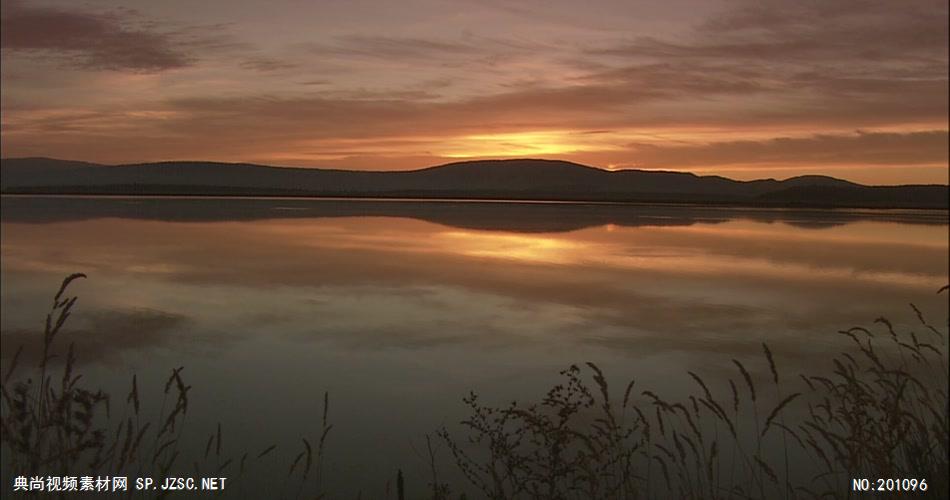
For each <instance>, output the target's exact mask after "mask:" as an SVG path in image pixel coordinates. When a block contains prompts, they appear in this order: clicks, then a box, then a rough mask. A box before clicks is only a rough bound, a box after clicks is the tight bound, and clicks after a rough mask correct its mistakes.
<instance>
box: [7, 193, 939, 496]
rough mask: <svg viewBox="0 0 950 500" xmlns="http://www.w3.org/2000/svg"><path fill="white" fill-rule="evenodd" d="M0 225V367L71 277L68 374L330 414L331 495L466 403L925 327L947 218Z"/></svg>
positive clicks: (281, 207)
mask: <svg viewBox="0 0 950 500" xmlns="http://www.w3.org/2000/svg"><path fill="white" fill-rule="evenodd" d="M2 201H3V212H2V219H3V220H2V250H0V251H2V273H0V279H2V296H0V300H2V308H3V312H4V313H3V316H2V319H0V326H2V336H0V339H2V342H3V349H2V355H3V357H4V359H8V357H9V356H11V355H12V353H13V352H14V351H15V346H16V345H17V344H19V343H21V342H24V341H27V340H29V339H31V338H36V337H37V336H39V335H40V330H39V327H41V326H42V320H43V317H44V314H45V311H46V308H47V306H48V304H49V299H50V295H51V294H52V293H53V292H54V291H55V289H56V286H57V285H58V283H59V281H60V280H61V279H62V277H63V276H65V275H66V274H69V273H72V272H76V271H82V272H85V273H87V274H89V276H90V279H88V280H85V281H83V282H78V283H76V284H75V289H74V292H76V293H78V294H79V295H80V296H81V299H80V304H79V307H78V309H77V311H76V314H75V316H74V317H73V318H72V319H71V323H70V335H71V336H72V339H73V340H75V341H76V342H77V349H78V351H79V353H80V361H82V362H85V363H87V365H88V366H93V365H94V366H99V367H102V368H103V372H102V373H103V375H102V376H103V377H106V378H108V377H109V374H110V373H112V374H118V375H116V376H117V377H121V379H122V380H123V381H125V380H127V376H128V374H129V372H130V371H131V370H149V369H151V368H148V367H154V370H156V372H164V370H166V369H168V368H170V367H173V366H180V365H185V366H187V367H188V370H189V372H188V373H190V374H192V375H191V376H193V377H195V379H194V383H195V385H196V387H199V388H206V390H207V391H208V392H206V393H205V395H206V397H208V396H207V394H208V393H210V394H212V396H211V397H212V401H213V403H214V404H213V405H212V407H211V408H208V409H206V410H205V411H206V414H205V415H204V416H203V417H201V416H199V417H198V418H199V420H200V419H202V418H204V419H205V420H208V421H210V422H214V421H216V419H219V418H220V417H221V416H220V415H219V414H218V413H217V412H216V411H215V408H219V407H222V405H225V406H226V407H228V408H235V409H240V410H241V411H237V412H235V414H236V415H243V416H244V417H243V418H249V419H254V420H253V422H257V423H258V424H260V423H261V422H263V423H264V424H267V423H270V424H273V425H270V427H273V428H276V429H285V428H286V429H294V428H302V427H306V425H307V423H306V421H305V416H306V415H313V414H317V413H318V412H319V410H318V409H317V408H316V407H315V405H316V404H317V400H316V399H313V400H312V401H310V399H308V398H311V399H312V396H313V393H316V392H319V391H322V390H324V389H327V390H330V392H331V394H335V395H338V396H337V397H336V400H337V401H338V403H337V404H338V406H337V408H339V409H338V410H337V411H338V413H337V416H338V419H339V420H338V422H339V421H340V420H342V423H341V424H340V427H339V434H340V435H342V436H347V437H346V438H345V439H347V441H346V442H347V449H348V450H349V451H347V452H344V453H343V455H338V458H339V460H340V461H341V463H343V464H344V465H345V466H346V467H349V469H347V470H349V471H350V472H347V473H346V474H342V475H341V476H340V477H341V478H344V479H341V481H344V480H345V481H356V482H358V481H359V480H360V478H364V479H365V478H366V477H368V476H372V475H373V474H374V471H375V470H376V469H378V468H379V467H389V466H390V465H392V463H395V464H396V466H399V467H405V463H406V460H410V461H411V460H412V459H411V458H409V459H407V458H406V456H408V455H411V453H410V452H408V451H406V439H407V438H406V437H405V436H421V435H423V434H424V433H426V432H432V430H433V429H434V428H436V427H437V426H438V425H440V424H442V423H445V422H451V421H454V419H456V417H458V415H459V414H461V413H462V412H463V410H464V408H462V407H461V406H460V405H459V404H458V401H459V398H460V397H461V396H462V395H463V394H465V393H466V392H467V391H468V390H469V389H476V390H479V391H480V392H484V393H489V394H498V395H499V397H508V396H511V397H517V396H518V395H519V394H520V395H524V394H531V395H534V394H537V393H538V391H539V390H543V389H546V388H548V387H549V386H550V383H551V382H552V381H553V380H554V374H555V373H556V372H557V370H558V369H560V368H563V367H565V366H567V365H569V364H571V363H576V362H583V361H588V360H591V361H596V362H598V363H599V364H600V365H602V366H603V367H604V368H605V369H607V370H608V372H609V373H612V374H614V376H616V377H617V378H624V377H627V376H632V375H635V376H638V377H640V379H641V380H644V379H645V380H647V381H650V380H652V381H653V382H655V383H659V384H673V382H670V380H671V379H673V378H674V377H680V376H682V375H683V374H684V373H685V370H687V369H693V370H697V371H701V370H702V369H704V368H705V369H706V370H715V369H716V367H717V365H718V364H728V360H729V359H730V358H732V357H739V358H743V357H746V356H757V355H758V353H759V352H760V342H762V341H768V342H769V343H770V345H772V347H773V351H775V352H776V353H777V355H779V356H780V357H781V359H782V360H783V362H785V363H790V364H793V365H797V366H805V365H806V364H809V363H814V360H815V359H816V356H818V355H821V354H823V353H825V352H826V351H827V350H828V349H829V345H831V343H832V342H834V341H836V337H837V336H836V335H835V332H836V331H837V330H839V329H842V328H845V327H848V326H851V325H854V324H868V323H869V322H871V321H873V319H874V318H877V317H878V316H881V315H886V316H889V317H891V318H892V319H894V320H895V322H896V323H901V322H907V323H909V322H912V321H915V319H914V318H913V317H912V316H911V315H909V314H908V312H909V311H907V310H906V303H907V302H911V301H913V302H915V303H917V304H918V305H920V306H921V307H922V309H924V311H925V312H930V313H933V314H937V315H938V316H937V318H938V319H939V318H940V316H939V315H940V314H945V302H943V301H944V300H945V299H943V298H941V297H938V296H936V295H934V292H935V291H936V289H937V288H939V287H940V286H942V285H943V284H945V283H946V282H947V275H948V260H947V255H948V243H947V235H948V234H947V217H946V212H943V213H932V212H926V213H911V212H867V211H865V212H860V211H859V212H845V211H834V212H816V211H804V212H798V211H755V210H735V209H714V208H683V207H665V208H662V207H661V208H658V207H626V206H609V205H593V206H588V205H550V206H548V205H537V204H528V205H517V204H516V205H502V204H465V203H444V204H427V203H421V204H412V203H404V202H400V203H390V204H386V203H383V202H365V204H364V202H345V203H341V202H307V201H302V200H229V201H228V202H227V203H225V202H223V201H221V200H137V199H118V200H116V199H86V198H83V199H68V198H63V199H53V198H8V197H4V198H3V200H2ZM11 347H12V348H11ZM720 361H722V362H721V363H720ZM750 366H753V367H755V366H756V365H755V364H750ZM790 369H791V370H793V371H794V370H795V366H792V367H790ZM259 373H266V374H267V377H266V380H264V381H261V380H260V379H259V378H258V377H256V376H255V375H254V374H259ZM156 377H159V378H160V377H161V376H160V375H156ZM145 379H146V376H144V375H143V377H142V380H145ZM301 380H303V381H307V383H301ZM685 382H686V383H688V380H687V381H685ZM143 383H144V382H143ZM239 386H240V387H242V388H243V389H241V390H238V389H237V387H239ZM317 389H319V391H318V390H317ZM247 391H251V393H253V401H254V403H253V404H252V403H250V402H248V397H247V394H248V392H247ZM199 400H200V399H199ZM268 402H269V403H268ZM368 402H372V403H371V404H372V405H374V406H376V407H385V408H387V412H386V415H385V416H383V415H379V414H378V412H376V411H368V410H367V405H369V404H370V403H368ZM265 403H267V404H273V407H270V406H266V404H265ZM281 405H284V406H283V407H282V406H281ZM288 405H291V406H293V408H295V415H298V416H291V417H288V413H287V411H281V410H280V409H281V408H289V407H290V406H288ZM311 406H314V407H313V408H311ZM268 408H269V409H268ZM297 409H299V412H296V410H297ZM420 409H424V411H421V410H420ZM310 410H313V411H310ZM196 411H200V410H196ZM199 415H200V414H199ZM235 418H237V417H235ZM298 420H299V421H298ZM245 424H246V423H245ZM264 424H262V425H264ZM240 425H242V424H241V423H240V422H236V423H231V424H229V428H234V427H238V428H240ZM246 425H251V426H252V427H253V426H254V425H257V424H253V425H252V424H246ZM367 429H370V430H371V431H370V432H368V431H367ZM286 432H291V431H286ZM251 434H253V433H251ZM247 439H249V440H253V439H256V438H255V437H253V436H251V437H248V438H247ZM295 439H296V438H295ZM341 439H342V438H341ZM298 441H299V440H298ZM261 444H263V445H265V446H266V444H267V443H261ZM377 448H379V449H385V450H386V453H373V454H369V453H366V450H369V449H373V450H376V449H377ZM400 450H401V451H400ZM346 453H349V454H350V455H352V456H346ZM368 455H373V457H370V458H368ZM390 461H391V462H390ZM355 463H359V464H360V465H359V467H357V466H355V465H353V464H355ZM360 471H362V472H360ZM347 474H349V475H347ZM354 475H355V476H354Z"/></svg>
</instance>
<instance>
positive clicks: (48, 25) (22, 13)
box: [0, 1, 193, 72]
mask: <svg viewBox="0 0 950 500" xmlns="http://www.w3.org/2000/svg"><path fill="white" fill-rule="evenodd" d="M131 16H132V13H131V12H129V11H118V12H117V13H107V14H99V13H91V12H81V11H78V10H68V9H59V8H53V7H37V6H28V5H26V4H25V3H23V2H20V1H8V2H4V4H3V16H2V18H0V28H2V29H0V47H2V48H3V49H4V50H10V51H16V52H20V51H28V52H37V53H40V54H42V55H44V56H48V57H53V58H58V59H61V60H62V62H63V63H64V64H74V65H77V66H79V67H81V68H84V69H96V70H103V69H105V70H118V71H135V72H156V71H163V70H168V69H174V68H181V67H185V66H188V65H190V64H192V63H193V58H192V57H191V56H190V55H189V54H187V53H185V52H184V51H183V50H181V47H178V46H177V45H176V44H175V42H174V40H173V39H172V37H171V36H170V35H169V34H166V33H162V32H158V31H154V30H151V29H148V28H132V27H129V26H128V25H129V24H131V22H132V21H133V18H132V17H131ZM67 61H69V62H67Z"/></svg>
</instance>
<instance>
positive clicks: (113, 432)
mask: <svg viewBox="0 0 950 500" xmlns="http://www.w3.org/2000/svg"><path fill="white" fill-rule="evenodd" d="M84 277H85V276H84V275H82V274H74V275H71V276H68V277H67V278H66V279H65V280H64V281H63V283H62V286H61V287H60V289H59V291H58V292H57V293H56V294H55V296H54V297H53V301H52V304H51V307H50V311H49V314H48V315H47V316H46V321H45V329H44V333H43V336H42V345H41V352H42V355H41V357H40V358H39V360H38V361H37V362H36V364H35V366H24V365H23V363H21V362H20V361H19V360H20V357H21V356H20V355H21V353H22V352H23V348H22V347H21V348H20V349H19V350H17V351H16V354H15V355H14V356H13V357H12V360H11V362H10V365H9V368H8V369H7V371H6V373H5V374H4V375H3V379H2V384H0V393H2V400H0V426H2V435H0V444H2V450H3V459H4V465H5V467H6V468H7V469H9V470H10V472H12V473H13V474H15V475H28V476H35V475H44V474H50V475H59V474H63V473H70V474H73V473H78V474H82V475H92V476H95V475H98V474H102V475H110V476H119V475H125V476H129V477H137V476H143V475H152V476H155V477H165V476H169V475H174V474H181V475H190V476H202V475H205V476H212V475H225V476H227V477H229V478H230V480H231V483H230V484H229V485H228V488H227V492H228V493H229V494H230V495H229V496H238V497H242V498H262V497H261V495H262V494H263V495H265V496H266V497H267V498H325V497H327V492H325V491H324V490H325V488H324V472H323V469H324V467H323V459H324V455H325V444H326V440H327V436H328V435H329V433H330V430H331V429H332V425H331V424H330V423H329V418H328V408H329V397H328V395H327V394H326V393H324V395H323V414H322V418H321V419H319V421H320V427H319V429H318V431H317V433H316V435H315V436H314V437H311V438H307V437H302V438H301V439H300V442H299V444H298V445H297V446H298V447H297V448H296V450H295V451H291V452H290V453H291V454H292V456H293V458H292V459H291V460H289V461H288V463H287V465H286V469H285V470H286V476H284V477H280V478H271V479H273V480H274V482H275V484H274V485H272V486H267V487H266V489H263V490H262V489H261V488H260V487H261V485H260V484H259V483H257V484H255V483H254V482H253V481H254V480H255V479H257V480H259V479H260V478H254V477H253V476H254V475H253V474H247V473H248V471H255V470H260V468H261V467H271V469H272V468H273V466H274V465H277V464H275V462H274V461H275V460H279V458H278V457H279V456H280V455H282V451H283V449H280V450H278V448H277V445H270V446H267V447H264V448H263V449H261V450H244V451H243V452H238V453H236V454H230V455H229V454H228V450H227V446H226V439H225V436H224V432H223V430H222V426H221V424H218V425H217V426H216V427H215V428H213V429H211V430H210V432H207V433H206V434H205V433H202V432H200V431H199V432H196V430H194V429H187V430H186V426H187V425H186V424H187V416H188V410H189V402H190V401H189V396H190V394H191V386H190V385H188V384H186V382H185V380H184V377H183V375H182V374H183V368H182V367H178V368H175V369H173V370H171V372H170V374H169V377H168V378H167V379H166V380H165V383H164V387H163V388H162V390H161V391H158V390H155V391H150V390H144V391H143V389H142V387H141V386H140V383H139V380H138V378H137V377H136V376H135V375H132V377H131V383H130V388H129V392H128V393H127V394H124V395H123V396H121V397H120V396H116V395H114V394H113V395H109V394H106V393H104V392H103V391H101V390H95V389H91V388H89V387H88V386H86V385H84V382H83V380H82V378H81V375H80V374H78V373H77V372H76V357H75V354H74V349H73V344H72V342H69V343H68V344H67V348H66V350H65V352H61V351H60V350H59V346H60V345H62V338H63V336H64V326H65V325H66V322H67V320H68V318H69V317H70V314H71V312H72V310H73V308H74V306H75V304H76V301H77V298H76V297H75V296H69V294H68V288H69V285H70V284H71V283H72V282H74V281H75V280H77V279H82V278H84ZM946 291H947V288H946V287H944V288H942V289H941V290H940V291H939V292H938V293H944V292H946ZM911 311H912V312H913V316H914V317H915V320H916V322H917V326H916V327H915V328H913V329H911V330H908V331H900V330H899V329H898V328H896V327H895V326H894V325H893V324H892V323H891V322H890V321H888V320H887V319H885V318H878V319H877V320H876V321H875V322H874V324H873V325H870V326H869V327H855V328H851V329H848V330H844V331H841V332H839V333H840V335H841V338H842V340H845V341H846V343H845V344H844V345H845V346H846V347H845V349H844V350H843V351H842V352H840V353H839V354H838V355H836V356H833V357H831V358H830V359H829V360H827V363H826V366H824V367H822V366H818V365H819V364H818V363H816V365H815V366H816V368H815V370H814V371H811V372H809V373H789V372H788V371H787V370H786V369H784V368H783V366H782V364H781V359H780V358H781V355H780V354H781V353H777V354H778V355H776V353H773V352H772V351H771V349H770V348H769V347H768V346H767V345H764V344H763V345H762V358H761V360H760V361H761V362H760V363H759V364H758V367H759V368H761V369H753V370H750V369H749V367H747V366H746V364H744V363H743V362H741V361H740V360H738V359H732V360H731V362H732V363H731V365H732V367H733V372H732V375H731V376H728V377H726V378H724V379H721V380H720V383H716V384H713V383H711V382H710V381H707V380H706V379H705V378H703V376H702V375H701V374H697V373H693V372H687V373H686V374H685V375H684V376H686V377H688V378H689V380H690V381H691V383H692V384H693V388H694V389H693V390H692V391H691V392H690V393H689V394H687V395H686V396H684V397H680V398H671V397H668V396H665V395H662V394H658V393H657V392H655V391H652V390H649V389H643V388H640V387H638V386H637V384H636V383H635V382H634V381H630V382H628V383H626V384H624V385H622V386H621V387H620V388H621V389H622V390H620V391H619V392H618V391H617V388H615V387H612V386H611V385H610V384H609V383H608V379H607V376H606V375H605V374H604V373H603V371H602V370H601V369H600V368H599V367H598V366H597V365H596V364H594V363H586V364H585V365H582V366H577V365H575V366H571V367H569V368H568V369H566V370H564V371H562V372H561V377H562V382H561V383H559V384H557V385H555V386H554V387H552V388H551V389H550V390H549V391H547V393H546V394H544V395H543V397H542V398H541V399H540V400H539V401H537V402H534V403H530V404H526V403H523V402H511V403H510V404H507V405H503V406H492V405H488V404H485V403H483V402H482V399H481V398H480V397H479V396H478V395H477V394H475V393H474V392H473V393H470V394H469V395H468V396H466V397H465V398H464V399H463V401H464V403H465V404H466V405H467V406H468V408H469V410H470V412H469V416H468V417H467V418H466V419H464V420H463V421H462V422H460V428H453V429H449V428H443V429H441V430H440V431H439V432H438V436H439V438H440V440H441V442H442V443H444V444H445V445H446V446H447V448H448V451H449V454H450V456H449V457H445V458H444V459H440V457H438V454H437V452H436V451H437V450H436V449H435V448H434V447H433V443H432V440H431V439H430V438H429V437H428V436H426V451H427V454H428V464H427V465H428V468H429V474H430V475H431V482H430V483H429V484H428V486H427V487H426V486H419V487H417V488H416V489H414V488H413V486H414V485H412V484H407V483H406V481H405V478H404V476H403V474H402V470H399V471H398V473H397V474H396V482H395V488H390V487H389V485H390V483H388V482H387V483H386V484H387V487H386V489H385V491H386V496H387V498H392V497H393V496H395V498H397V499H400V500H402V499H404V498H429V499H432V500H448V499H449V498H452V499H455V498H463V499H464V498H466V496H465V493H464V492H463V491H468V492H469V493H471V492H475V494H476V496H475V497H474V498H486V499H492V500H502V499H512V500H514V499H546V500H569V499H665V498H675V499H749V498H768V499H812V498H850V497H864V496H866V495H869V494H870V493H864V492H857V491H852V480H853V479H856V478H858V479H860V478H867V479H870V480H871V481H872V482H871V483H870V485H871V486H872V487H876V486H877V484H876V483H875V482H874V481H873V480H874V479H877V478H882V479H905V478H906V479H916V480H918V481H917V482H916V483H914V484H915V485H916V489H917V490H918V491H916V492H911V493H910V494H911V495H914V496H920V495H924V494H925V495H926V497H928V498H947V496H948V494H950V488H948V459H947V457H948V453H950V450H948V435H950V429H948V416H950V406H948V392H947V386H948V378H947V377H948V357H947V331H946V329H941V328H938V327H936V326H934V325H932V324H931V323H930V322H928V321H927V320H926V318H925V317H924V315H923V314H922V313H921V311H920V310H919V309H918V308H916V307H915V306H913V304H911ZM159 392H161V394H160V395H159V394H158V393H159ZM117 399H118V401H117ZM147 408H151V410H149V409H147ZM156 408H157V411H155V410H156ZM202 436H206V437H202ZM187 443H191V445H187V446H186V444H187ZM194 443H203V444H204V446H203V447H201V446H198V447H197V449H196V447H195V446H194ZM202 452H203V453H202ZM446 464H449V465H451V466H454V467H456V468H457V469H458V472H459V473H460V474H461V475H462V476H463V477H464V478H465V481H466V482H467V486H466V485H462V484H455V485H452V484H448V483H445V482H444V481H443V480H444V478H445V475H440V473H439V469H440V468H442V467H445V466H446ZM74 471H75V472H74ZM249 476H250V477H249ZM387 476H388V474H387ZM389 477H392V476H389ZM380 479H381V480H382V477H381V478H380ZM919 480H925V481H926V485H927V490H926V492H921V491H919V490H920V487H921V483H920V482H919ZM9 486H10V484H4V485H2V487H3V488H4V489H3V496H4V498H6V497H7V493H10V489H9ZM453 490H455V493H453ZM414 491H415V492H417V493H420V494H421V496H411V495H412V494H413V492H414ZM262 492H263V493H262ZM133 493H134V492H130V494H129V496H133ZM167 493H168V492H163V491H158V492H150V493H147V494H145V495H144V496H146V497H149V498H151V497H158V498H161V497H163V496H164V495H165V494H167ZM873 495H874V496H875V497H876V498H888V497H901V496H904V495H901V494H899V493H898V492H894V491H883V492H875V493H873ZM69 496H70V497H74V496H75V497H78V496H79V495H77V494H75V493H73V494H70V495H69ZM358 498H360V497H358Z"/></svg>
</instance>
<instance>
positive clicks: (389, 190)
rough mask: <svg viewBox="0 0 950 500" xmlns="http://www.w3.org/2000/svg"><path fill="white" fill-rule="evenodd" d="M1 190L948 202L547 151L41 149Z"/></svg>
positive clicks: (22, 161) (924, 192) (6, 164)
mask: <svg viewBox="0 0 950 500" xmlns="http://www.w3.org/2000/svg"><path fill="white" fill-rule="evenodd" d="M0 191H2V192H3V193H4V194H117V195H118V194H127V195H176V194H182V195H200V194H205V195H216V196H342V197H419V198H451V197H457V198H473V199H497V198H503V199H507V198H512V199H525V200H565V201H630V202H673V203H719V204H752V205H769V206H771V205H775V206H799V205H801V206H828V207H866V208H946V207H947V186H946V185H936V184H934V185H919V184H918V185H903V186H868V185H863V184H858V183H855V182H851V181H847V180H844V179H838V178H835V177H830V176H824V175H802V176H796V177H791V178H788V179H784V180H777V179H772V178H770V179H756V180H748V181H741V180H734V179H729V178H726V177H722V176H718V175H697V174H695V173H692V172H675V171H656V170H640V169H624V170H605V169H601V168H597V167H592V166H589V165H582V164H579V163H574V162H568V161H563V160H548V159H534V158H529V159H505V160H468V161H460V162H451V163H446V164H442V165H435V166H432V167H426V168H421V169H416V170H402V171H379V170H377V171H365V170H343V169H324V168H304V167H280V166H271V165H260V164H253V163H226V162H204V161H163V162H150V163H132V164H124V165H104V164H98V163H91V162H80V161H72V160H59V159H54V158H45V157H29V158H3V159H0Z"/></svg>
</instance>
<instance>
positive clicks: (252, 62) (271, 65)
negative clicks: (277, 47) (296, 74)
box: [241, 56, 300, 73]
mask: <svg viewBox="0 0 950 500" xmlns="http://www.w3.org/2000/svg"><path fill="white" fill-rule="evenodd" d="M299 66H300V65H299V64H298V63H296V62H291V61H286V60H283V59H278V58H275V57H266V56H257V57H249V58H247V59H245V60H244V61H243V62H241V67H242V68H244V69H250V70H253V71H259V72H261V73H271V72H275V71H283V70H289V69H295V68H298V67H299Z"/></svg>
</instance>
